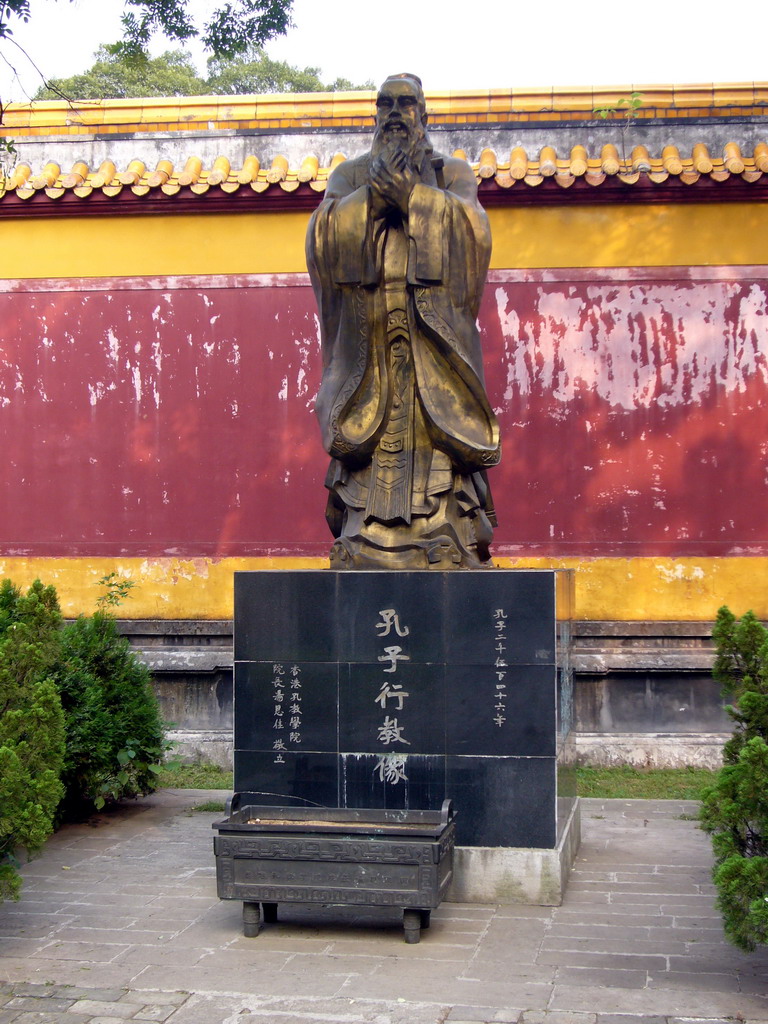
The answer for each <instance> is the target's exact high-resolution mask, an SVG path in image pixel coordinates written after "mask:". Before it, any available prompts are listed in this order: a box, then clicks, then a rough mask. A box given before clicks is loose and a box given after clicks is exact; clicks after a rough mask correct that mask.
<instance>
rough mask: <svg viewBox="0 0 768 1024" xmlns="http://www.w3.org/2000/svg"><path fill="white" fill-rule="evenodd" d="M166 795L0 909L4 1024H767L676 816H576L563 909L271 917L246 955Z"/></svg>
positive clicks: (322, 912)
mask: <svg viewBox="0 0 768 1024" xmlns="http://www.w3.org/2000/svg"><path fill="white" fill-rule="evenodd" d="M212 797H218V798H219V799H223V797H224V794H221V793H218V794H215V793H211V792H210V791H200V790H197V791H192V790H186V791H185V790H165V791H162V792H160V793H158V794H155V795H154V796H152V797H148V798H146V799H145V800H142V801H139V802H137V803H135V804H131V805H129V806H127V807H125V808H122V809H120V810H118V811H117V812H113V813H111V814H109V815H101V816H98V817H96V818H94V819H92V821H90V822H88V823H85V824H81V825H70V826H67V827H65V828H63V829H62V830H61V831H60V832H59V833H57V835H55V836H54V837H53V838H52V839H51V840H50V842H49V843H48V845H47V846H46V848H45V850H44V851H43V853H42V855H41V856H40V857H39V858H38V859H36V860H34V861H32V862H31V863H30V864H27V865H25V866H24V869H23V874H24V878H25V883H24V890H23V895H22V899H21V901H20V902H19V903H8V902H6V903H4V904H2V905H0V1024H11V1022H12V1024H124V1022H125V1021H128V1020H131V1021H161V1022H162V1021H167V1022H169V1024H248V1022H252V1024H269V1022H275V1024H461V1022H471V1024H480V1022H483V1024H490V1022H494V1024H693V1022H701V1021H706V1022H707V1024H717V1022H720V1021H741V1022H749V1024H753V1022H761V1024H762V1022H765V1024H768V947H763V948H762V949H760V950H758V951H757V952H756V953H754V954H749V955H748V954H744V953H741V952H740V951H739V950H737V949H735V948H734V947H732V946H730V945H729V944H728V943H727V942H726V941H725V939H724V937H723V932H722V926H721V923H720V918H719V916H718V913H717V911H716V909H715V907H714V899H713V892H714V891H713V887H712V885H711V882H710V863H711V858H710V852H709V841H708V838H707V837H706V836H705V835H704V834H703V833H701V832H700V831H699V830H698V828H697V827H696V822H695V820H692V819H693V816H694V815H695V811H696V805H695V804H693V803H690V802H680V801H598V800H584V801H582V834H583V841H582V848H581V851H580V853H579V856H578V859H577V863H576V866H575V870H574V872H573V875H572V878H571V883H570V886H569V889H568V892H567V894H566V898H565V901H564V903H563V906H562V907H556V908H551V907H525V906H507V907H501V906H479V905H468V904H451V903H444V904H443V905H442V906H441V907H440V908H439V909H438V910H436V911H435V912H434V913H433V915H432V921H433V923H432V927H431V928H430V929H429V931H427V932H425V933H423V937H422V941H421V943H419V944H418V945H410V946H409V945H406V944H405V943H404V942H403V939H402V928H401V922H400V920H399V917H398V915H397V913H396V912H394V911H389V910H360V909H338V908H328V909H324V908H309V907H294V908H286V909H285V910H284V909H283V908H281V911H280V921H279V923H278V924H276V925H267V926H266V927H265V928H264V930H263V931H262V933H261V935H260V936H259V937H258V938H255V939H246V938H244V937H243V935H242V932H241V904H240V903H237V902H234V901H233V902H229V901H227V902H219V901H218V900H217V898H216V891H215V869H214V862H213V850H212V847H213V843H212V838H213V832H212V830H211V822H212V821H213V820H214V819H215V818H216V817H218V816H219V815H216V814H212V813H210V812H207V813H199V812H193V811H192V810H191V808H192V807H193V806H194V805H197V804H200V803H201V802H202V801H204V800H209V799H211V798H212Z"/></svg>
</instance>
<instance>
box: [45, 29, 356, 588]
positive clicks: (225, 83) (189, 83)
mask: <svg viewBox="0 0 768 1024" xmlns="http://www.w3.org/2000/svg"><path fill="white" fill-rule="evenodd" d="M94 57H95V63H94V64H93V66H92V67H90V68H89V69H88V70H87V71H84V72H82V74H79V75H72V76H71V77H70V78H55V79H51V81H50V82H48V83H47V87H45V88H42V89H39V90H38V92H37V94H36V96H35V99H38V100H43V99H57V98H60V97H61V96H66V97H71V98H72V99H73V100H93V99H113V98H118V99H122V98H128V97H132V96H202V95H214V96H234V95H243V94H246V93H264V92H334V91H338V90H341V89H372V88H373V83H372V82H364V83H363V84H362V85H359V86H355V85H353V84H352V83H351V82H349V81H348V80H347V79H345V78H337V79H336V81H335V82H330V83H323V82H322V81H321V80H320V68H297V67H293V66H292V65H290V64H288V63H286V61H279V60H272V59H271V58H269V57H268V56H267V55H266V53H265V52H264V50H263V49H262V48H261V47H259V46H253V45H252V46H249V47H247V48H246V50H245V51H244V52H243V53H242V54H239V55H236V56H234V57H211V58H209V60H208V75H207V77H201V76H200V75H198V74H197V71H196V70H195V66H194V64H193V63H192V58H191V57H190V56H189V54H186V53H184V52H183V51H182V50H169V51H167V52H166V53H164V54H162V56H160V57H155V58H151V59H150V58H148V57H147V56H146V55H145V54H143V53H141V52H139V53H138V54H134V53H126V50H125V47H124V46H123V44H122V43H113V44H111V45H109V46H100V47H99V49H98V50H97V51H96V53H95V54H94ZM112 575H116V574H114V573H113V574H112Z"/></svg>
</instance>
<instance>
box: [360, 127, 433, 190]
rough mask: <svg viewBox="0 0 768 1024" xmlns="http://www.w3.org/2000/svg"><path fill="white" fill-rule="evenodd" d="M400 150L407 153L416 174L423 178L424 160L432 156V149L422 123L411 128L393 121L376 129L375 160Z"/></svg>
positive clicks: (373, 149) (372, 152)
mask: <svg viewBox="0 0 768 1024" xmlns="http://www.w3.org/2000/svg"><path fill="white" fill-rule="evenodd" d="M392 129H394V130H392ZM398 149H401V150H402V151H403V153H405V156H406V159H407V160H408V164H409V165H410V167H411V169H412V170H413V171H414V173H415V174H417V175H419V176H420V177H421V176H422V175H423V167H424V160H425V158H426V157H427V156H431V155H432V147H431V145H430V144H429V139H428V138H427V133H426V132H425V130H424V128H423V126H422V125H421V123H419V125H418V126H411V125H409V124H406V122H404V121H401V120H400V119H392V120H390V121H387V123H386V124H385V125H383V126H381V127H377V128H376V131H375V132H374V135H373V145H372V146H371V156H372V157H374V158H375V157H377V156H380V155H381V154H382V153H385V152H387V151H390V152H393V153H394V152H396V151H397V150H398Z"/></svg>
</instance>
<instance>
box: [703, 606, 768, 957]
mask: <svg viewBox="0 0 768 1024" xmlns="http://www.w3.org/2000/svg"><path fill="white" fill-rule="evenodd" d="M713 638H714V640H715V644H716V657H715V664H714V669H713V675H714V677H715V679H717V680H718V681H719V682H720V683H721V685H722V687H723V695H724V696H726V697H730V698H731V699H732V701H733V703H732V704H730V705H728V706H727V707H726V711H727V712H728V714H729V715H730V717H731V718H732V719H733V721H734V722H735V728H734V732H733V735H732V737H731V739H730V740H729V741H728V742H727V743H726V745H725V748H724V751H723V762H724V764H723V767H722V768H721V769H720V772H719V773H718V776H717V780H716V782H715V784H714V785H713V786H711V787H709V788H708V789H707V790H705V791H704V794H703V802H702V809H701V823H702V827H703V828H704V829H705V830H706V831H707V832H710V833H711V835H712V846H713V850H714V854H715V867H714V872H713V878H714V882H715V885H716V886H717V890H718V897H717V902H718V906H719V908H720V911H721V913H722V915H723V925H724V928H725V933H726V935H727V936H728V938H729V939H730V940H731V941H732V942H733V943H734V944H735V945H737V946H739V947H740V948H741V949H744V950H747V951H751V950H753V949H755V948H756V946H758V945H759V944H763V943H768V630H766V629H765V628H764V627H763V626H762V625H761V624H760V623H759V622H758V620H757V619H756V618H755V616H754V615H753V614H752V612H747V613H746V615H744V616H743V617H742V619H741V621H740V622H738V621H737V620H736V617H735V616H734V615H733V613H732V612H730V611H729V610H728V609H727V608H721V609H720V611H719V612H718V615H717V622H716V624H715V629H714V632H713Z"/></svg>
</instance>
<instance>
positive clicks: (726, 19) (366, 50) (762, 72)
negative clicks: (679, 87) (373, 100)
mask: <svg viewBox="0 0 768 1024" xmlns="http://www.w3.org/2000/svg"><path fill="white" fill-rule="evenodd" d="M179 2H183V0H179ZM187 6H191V7H193V8H197V9H203V10H204V9H210V7H211V6H212V2H206V0H189V2H188V3H187ZM121 12H122V2H121V0H72V2H71V3H69V2H67V0H58V2H56V0H32V19H31V21H30V23H29V25H27V26H23V25H18V26H17V27H16V28H15V34H14V38H15V39H17V40H18V42H19V43H20V44H22V45H23V46H24V48H25V49H26V50H27V51H28V53H29V54H30V56H31V57H32V58H33V59H34V61H35V63H36V64H37V65H38V67H39V68H40V69H41V70H42V71H43V72H44V74H45V75H47V76H49V77H56V76H63V75H70V74H74V73H76V72H79V71H83V70H85V69H86V68H87V67H88V66H89V65H90V64H91V63H92V60H91V58H92V54H93V51H94V50H95V49H96V47H97V46H98V45H99V44H100V43H104V42H113V41H114V40H116V39H118V38H119V37H120V34H121V26H120V14H121ZM293 20H294V23H295V28H293V29H292V30H291V31H290V33H289V35H288V36H287V37H285V38H283V39H279V40H276V41H274V42H272V43H270V44H269V45H268V48H267V49H268V52H269V53H270V55H271V56H273V57H275V58H276V59H280V60H287V61H289V62H290V63H291V64H296V65H299V66H301V67H304V66H305V65H313V66H319V67H320V68H321V69H322V76H323V77H324V78H326V79H328V80H332V79H334V78H336V77H337V76H344V77H346V78H349V79H351V80H352V81H365V80H366V79H368V78H372V79H373V80H374V81H375V82H377V83H378V82H379V81H381V80H382V79H383V78H384V77H385V76H386V75H387V74H390V73H391V72H396V71H403V70H405V71H413V72H415V73H416V74H418V75H420V76H421V78H422V79H423V81H424V86H425V88H426V89H427V90H429V89H453V90H461V89H466V88H478V89H483V88H519V87H522V86H552V85H554V86H566V85H581V86H584V85H610V86H619V85H622V86H626V85H649V84H654V83H666V84H684V83H685V84H690V83H699V82H705V83H709V82H752V81H762V82H766V81H768V2H766V0H741V2H740V3H738V4H736V5H734V7H732V8H729V7H727V6H724V5H723V4H722V2H719V3H715V0H700V2H699V3H697V4H695V5H692V4H690V3H681V2H677V3H669V2H668V3H666V4H664V5H663V6H662V5H661V4H660V3H652V4H647V3H646V4H637V3H632V2H621V0H611V2H605V0H592V2H591V3H586V2H584V0H545V2H543V0H539V2H538V3H531V2H517V3H515V2H513V0H507V2H504V0H484V2H478V0H475V2H474V3H472V2H468V0H463V2H459V0H405V2H403V0H398V2H397V3H395V4H390V5H386V4H385V3H381V2H377V3H374V2H372V0H295V3H294V13H293ZM166 48H168V46H167V43H165V42H164V41H162V40H160V41H157V42H156V44H155V45H154V50H155V51H156V52H159V51H161V50H163V49H166ZM197 56H198V57H199V58H200V65H201V69H202V67H203V66H204V60H203V54H202V52H201V51H198V53H197ZM2 57H5V58H6V60H9V61H10V62H11V63H12V64H14V65H15V67H16V69H17V71H18V79H19V80H20V81H19V80H14V75H13V74H12V72H11V71H10V69H9V68H8V66H7V64H6V63H5V61H4V60H2V59H0V98H2V100H3V102H8V101H9V100H11V99H13V100H22V101H23V100H24V99H26V95H25V91H26V93H28V94H31V93H34V92H35V90H36V89H37V88H38V86H39V85H40V76H39V75H38V74H37V73H36V72H35V71H34V70H33V68H32V67H31V66H30V65H29V63H28V61H27V60H26V59H25V58H24V57H23V55H22V54H21V53H20V52H19V51H18V50H17V49H16V48H15V47H14V46H9V45H8V44H0V58H2ZM617 95H623V93H622V92H621V91H620V90H617Z"/></svg>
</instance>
